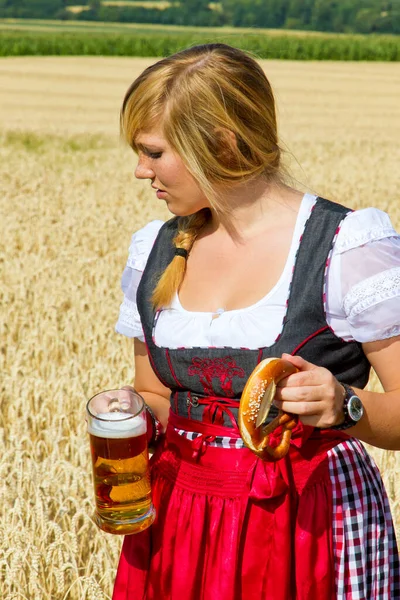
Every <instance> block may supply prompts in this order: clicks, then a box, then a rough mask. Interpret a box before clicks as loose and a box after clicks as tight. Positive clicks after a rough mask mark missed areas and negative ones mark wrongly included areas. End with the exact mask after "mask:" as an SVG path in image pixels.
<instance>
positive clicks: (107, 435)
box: [87, 390, 155, 535]
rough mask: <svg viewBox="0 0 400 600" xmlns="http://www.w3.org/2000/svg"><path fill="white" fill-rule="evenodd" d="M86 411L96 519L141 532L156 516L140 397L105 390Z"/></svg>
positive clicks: (116, 529) (106, 527)
mask: <svg viewBox="0 0 400 600" xmlns="http://www.w3.org/2000/svg"><path fill="white" fill-rule="evenodd" d="M119 392H121V394H119ZM128 396H129V398H128ZM87 412H88V433H89V438H90V449H91V454H92V466H93V483H94V493H95V501H96V512H95V515H94V519H95V522H96V524H97V525H98V526H99V527H100V529H103V531H107V532H108V533H117V534H124V535H126V534H130V533H137V532H139V531H142V530H143V529H146V528H147V527H149V526H150V525H151V524H152V522H153V521H154V518H155V511H154V508H153V505H152V501H151V488H150V473H149V461H148V450H147V436H146V416H145V410H144V402H143V399H142V398H141V397H140V396H139V395H138V394H135V393H134V392H130V391H129V390H113V391H111V392H103V393H102V394H98V395H97V396H94V398H92V399H91V400H90V401H89V403H88V407H87Z"/></svg>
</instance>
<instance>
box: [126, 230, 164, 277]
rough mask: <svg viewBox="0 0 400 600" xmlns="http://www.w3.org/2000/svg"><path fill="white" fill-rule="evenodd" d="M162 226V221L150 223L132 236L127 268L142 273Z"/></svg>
mask: <svg viewBox="0 0 400 600" xmlns="http://www.w3.org/2000/svg"><path fill="white" fill-rule="evenodd" d="M162 225H164V223H163V221H150V223H147V225H145V226H144V227H143V228H142V229H140V230H139V231H137V232H136V233H134V234H133V236H132V239H131V245H130V246H129V253H128V261H127V263H126V266H127V267H131V269H137V270H138V271H144V268H145V266H146V262H147V259H148V257H149V254H150V251H151V249H152V247H153V244H154V242H155V239H156V237H157V235H158V232H159V231H160V228H161V226H162Z"/></svg>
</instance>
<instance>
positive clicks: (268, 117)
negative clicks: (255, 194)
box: [121, 44, 281, 307]
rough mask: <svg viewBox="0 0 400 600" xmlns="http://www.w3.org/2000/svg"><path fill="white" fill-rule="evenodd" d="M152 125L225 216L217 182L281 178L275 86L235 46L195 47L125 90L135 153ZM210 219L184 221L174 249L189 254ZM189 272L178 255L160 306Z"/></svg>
mask: <svg viewBox="0 0 400 600" xmlns="http://www.w3.org/2000/svg"><path fill="white" fill-rule="evenodd" d="M154 126H161V128H162V131H163V135H164V136H165V138H166V140H167V141H168V143H169V144H170V145H171V147H172V148H173V149H174V150H175V151H176V152H177V154H178V155H179V156H180V157H181V159H182V160H183V162H184V163H185V165H186V167H187V169H188V171H189V172H190V173H191V174H192V176H193V177H194V178H195V180H196V181H197V183H198V184H199V186H200V188H201V189H202V190H203V192H204V194H205V195H206V197H207V198H208V201H209V203H210V206H211V207H212V209H213V210H215V211H216V212H217V213H218V214H219V215H221V216H229V210H230V207H229V205H227V204H226V202H223V200H222V199H221V197H219V195H218V193H217V191H216V189H217V186H220V185H221V184H222V185H223V186H224V188H226V186H234V185H235V184H237V183H239V182H245V181H249V180H251V179H254V178H256V177H259V176H264V177H266V178H268V179H269V180H272V179H277V178H279V175H280V158H281V150H280V147H279V145H278V134H277V124H276V113H275V102H274V96H273V93H272V89H271V86H270V84H269V81H268V79H267V77H266V76H265V74H264V72H263V70H262V69H261V67H260V66H259V65H258V63H257V62H256V61H255V60H254V59H253V58H251V57H250V56H249V55H248V54H246V53H244V52H242V51H241V50H238V49H237V48H232V47H231V46H227V45H226V44H204V45H201V46H195V47H192V48H188V49H186V50H183V51H181V52H178V53H177V54H174V55H172V56H169V57H167V58H164V59H162V60H160V61H158V62H157V63H155V64H153V65H151V66H150V67H148V68H147V69H145V71H143V73H142V74H141V75H139V77H138V78H137V79H136V80H135V81H134V82H133V83H132V85H131V86H130V88H129V89H128V91H127V93H126V95H125V98H124V101H123V105H122V110H121V133H122V136H123V137H124V138H125V139H126V141H127V142H128V143H129V144H130V146H131V147H132V148H133V150H135V151H136V152H137V150H138V149H137V147H136V145H135V139H136V138H137V136H138V134H139V132H142V131H149V130H151V129H152V127H154ZM232 134H233V135H232ZM232 139H234V140H236V143H233V142H232ZM209 218H210V211H209V210H208V209H203V210H201V211H199V212H198V213H196V214H195V215H191V216H188V217H181V218H179V220H178V233H177V235H176V236H175V238H174V244H175V246H176V247H177V248H184V249H185V250H187V251H188V252H189V251H190V249H191V247H192V246H193V243H194V241H195V239H196V237H197V236H198V235H199V233H200V231H201V230H202V228H203V227H204V225H205V224H206V223H207V221H208V220H209ZM185 269H186V259H185V258H184V257H182V256H175V257H174V259H173V260H172V261H171V263H170V264H169V266H168V267H167V269H166V270H165V271H164V273H163V275H162V276H161V278H160V280H159V282H158V284H157V287H156V289H155V290H154V293H153V298H152V300H153V303H154V305H155V306H156V307H161V306H167V305H168V304H169V303H170V301H171V299H172V297H173V295H174V293H175V292H176V291H177V290H178V289H179V287H180V285H181V283H182V281H183V277H184V274H185Z"/></svg>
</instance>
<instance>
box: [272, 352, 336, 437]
mask: <svg viewBox="0 0 400 600" xmlns="http://www.w3.org/2000/svg"><path fill="white" fill-rule="evenodd" d="M282 358H283V359H284V360H287V361H289V362H291V363H292V364H293V365H294V366H295V367H297V368H298V369H299V372H298V373H294V374H293V375H289V377H286V378H285V379H282V381H280V382H279V384H278V387H277V389H276V394H275V400H274V404H275V405H276V406H277V408H280V409H281V410H284V411H285V412H288V413H291V414H293V415H298V416H299V418H300V421H301V422H302V423H304V425H311V426H312V427H319V428H321V429H324V428H328V427H332V426H333V425H339V423H342V422H343V420H344V413H343V401H344V397H345V390H344V387H343V386H342V385H341V384H340V383H339V382H338V380H337V379H336V377H334V376H333V375H332V373H331V372H330V371H328V369H325V368H324V367H318V366H316V365H314V364H312V363H309V362H307V361H306V360H304V359H303V358H301V357H300V356H292V355H291V354H282Z"/></svg>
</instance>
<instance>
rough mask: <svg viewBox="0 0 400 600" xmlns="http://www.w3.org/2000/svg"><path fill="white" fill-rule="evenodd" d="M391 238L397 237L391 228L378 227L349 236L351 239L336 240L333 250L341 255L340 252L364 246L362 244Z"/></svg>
mask: <svg viewBox="0 0 400 600" xmlns="http://www.w3.org/2000/svg"><path fill="white" fill-rule="evenodd" d="M393 236H397V233H396V231H395V230H394V229H393V227H378V228H376V229H366V230H364V231H360V232H359V233H358V234H356V235H354V234H353V235H351V237H348V238H346V237H344V239H343V240H341V239H338V240H337V243H336V248H335V249H336V252H337V253H339V254H341V253H342V252H347V250H352V249H353V248H358V247H359V246H364V244H368V243H370V242H376V241H378V240H382V239H384V238H388V237H393Z"/></svg>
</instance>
